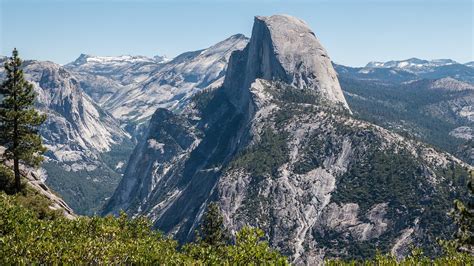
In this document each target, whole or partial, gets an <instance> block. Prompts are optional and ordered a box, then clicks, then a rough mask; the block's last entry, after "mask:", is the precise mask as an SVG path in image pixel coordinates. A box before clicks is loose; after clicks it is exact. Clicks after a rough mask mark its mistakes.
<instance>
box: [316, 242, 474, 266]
mask: <svg viewBox="0 0 474 266" xmlns="http://www.w3.org/2000/svg"><path fill="white" fill-rule="evenodd" d="M444 249H445V253H444V255H443V256H440V257H438V258H434V259H432V258H429V257H427V256H424V255H423V253H422V252H421V250H419V249H415V250H414V251H413V252H412V254H411V255H409V256H407V257H405V258H404V259H402V260H397V259H396V258H395V257H394V256H392V255H382V254H377V255H376V256H375V258H373V259H367V260H363V261H360V260H353V261H343V260H337V259H332V260H326V261H325V264H326V265H328V266H343V265H378V266H384V265H406V266H411V265H439V266H444V265H459V266H461V265H474V256H473V255H472V254H470V253H466V252H459V251H456V249H455V248H454V246H449V245H445V247H444Z"/></svg>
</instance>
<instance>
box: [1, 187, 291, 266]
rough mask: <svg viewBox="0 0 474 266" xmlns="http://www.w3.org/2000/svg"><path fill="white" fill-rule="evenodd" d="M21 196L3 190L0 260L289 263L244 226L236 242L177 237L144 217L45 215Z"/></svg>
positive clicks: (134, 262)
mask: <svg viewBox="0 0 474 266" xmlns="http://www.w3.org/2000/svg"><path fill="white" fill-rule="evenodd" d="M20 197H21V196H20V195H17V196H8V195H6V194H5V193H0V265H10V264H59V263H66V264H86V263H87V264H89V263H94V264H96V263H97V264H203V263H206V264H208V263H212V262H216V263H217V262H218V263H219V264H249V263H252V264H286V259H285V258H284V257H283V256H281V255H280V254H279V253H277V252H275V251H273V250H271V249H270V248H269V246H268V244H267V243H266V242H263V241H261V239H262V237H263V233H262V231H260V230H256V229H252V228H245V229H243V230H242V231H241V232H239V233H238V237H237V241H236V245H223V246H219V247H212V246H209V245H205V244H202V243H201V244H189V245H187V246H186V247H185V248H183V249H182V250H179V248H178V243H177V242H176V241H175V240H173V239H171V238H169V237H167V236H164V235H163V234H161V233H160V232H158V231H155V230H153V229H152V227H151V223H150V222H149V221H148V220H147V219H144V218H137V219H128V218H127V216H126V215H125V214H122V215H121V216H120V217H118V218H114V217H111V216H109V217H105V218H100V217H93V218H90V217H79V218H77V219H74V220H69V219H66V218H64V217H54V218H51V217H47V218H42V217H40V216H39V215H38V213H37V212H36V211H35V210H34V209H29V208H28V207H25V206H24V205H22V203H23V202H22V201H21V198H20Z"/></svg>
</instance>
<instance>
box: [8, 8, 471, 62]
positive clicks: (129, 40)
mask: <svg viewBox="0 0 474 266" xmlns="http://www.w3.org/2000/svg"><path fill="white" fill-rule="evenodd" d="M473 8H474V7H473V1H472V0H445V1H443V0H426V1H425V0H398V1H395V0H355V1H349V0H345V1H344V0H320V1H318V0H312V1H311V0H291V1H277V0H264V1H258V0H253V1H251V0H244V1H232V0H220V1H218V0H208V1H204V0H201V1H198V0H194V1H192V0H187V1H184V0H183V1H180V0H175V1H171V0H165V1H152V0H135V1H133V0H128V1H123V0H109V1H106V0H101V1H99V0H78V1H73V0H69V1H67V0H0V54H2V55H7V54H9V53H10V52H11V50H12V48H13V47H17V48H18V49H19V50H20V53H21V55H22V56H23V57H24V58H28V59H39V60H51V61H54V62H57V63H61V64H64V63H68V62H70V61H73V60H74V59H75V58H77V57H78V56H79V54H81V53H87V54H93V55H122V54H131V55H146V56H154V55H157V54H159V55H167V56H168V57H173V56H176V55H178V54H180V53H182V52H185V51H190V50H198V49H201V48H205V47H208V46H210V45H212V44H214V43H216V42H218V41H220V40H223V39H225V38H227V37H228V36H230V35H233V34H236V33H243V34H245V35H247V36H249V35H250V32H251V28H252V23H253V16H255V15H272V14H282V13H285V14H290V15H293V16H297V17H299V18H301V19H303V20H305V21H306V22H307V23H308V24H309V25H310V26H311V28H312V29H313V31H314V32H315V33H316V35H317V36H318V37H319V39H320V40H321V42H322V43H323V45H324V46H325V47H326V49H327V50H328V51H329V55H330V56H331V58H332V60H333V61H335V62H337V63H342V64H346V65H352V66H360V65H365V64H366V63H367V62H368V61H373V60H377V61H386V60H391V59H406V58H410V57H419V58H424V59H434V58H451V59H454V60H457V61H459V62H462V63H464V62H467V61H473V60H474V51H473V50H474V48H473V46H474V40H473V36H474V33H473V28H474V26H473V16H474V14H473V13H474V10H473Z"/></svg>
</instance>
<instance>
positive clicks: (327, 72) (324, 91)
mask: <svg viewBox="0 0 474 266" xmlns="http://www.w3.org/2000/svg"><path fill="white" fill-rule="evenodd" d="M258 78H261V79H265V80H278V81H283V82H285V83H288V84H291V85H293V86H295V87H298V88H308V89H314V90H316V91H318V92H319V93H321V95H322V96H323V97H324V98H326V99H327V100H328V101H330V102H333V103H337V104H342V105H343V106H344V107H345V108H347V109H349V107H348V105H347V103H346V100H345V98H344V95H343V94H342V90H341V87H340V85H339V82H338V80H337V76H336V72H335V71H334V68H333V67H332V64H331V60H330V59H329V56H328V54H327V52H326V50H325V49H324V47H323V46H322V45H321V44H320V42H319V40H318V39H317V38H316V35H315V34H314V32H313V31H312V30H311V29H310V28H309V26H308V25H307V24H306V23H305V22H304V21H302V20H300V19H298V18H295V17H291V16H288V15H273V16H270V17H264V16H256V17H255V20H254V25H253V30H252V37H251V38H250V41H249V44H248V45H247V47H246V48H245V49H244V50H243V51H240V52H235V53H234V54H233V55H232V57H231V60H230V62H229V67H228V72H227V75H226V79H225V81H224V87H226V88H229V89H231V90H232V91H231V92H230V93H232V94H236V93H237V94H238V92H236V90H235V89H238V88H249V87H250V85H251V84H252V83H253V82H254V81H255V79H258ZM234 96H236V97H237V98H236V99H239V98H241V96H238V95H234Z"/></svg>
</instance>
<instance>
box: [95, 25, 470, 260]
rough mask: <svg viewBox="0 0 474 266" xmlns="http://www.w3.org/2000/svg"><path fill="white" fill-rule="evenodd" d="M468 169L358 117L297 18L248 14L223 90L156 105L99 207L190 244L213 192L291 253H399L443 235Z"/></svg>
mask: <svg viewBox="0 0 474 266" xmlns="http://www.w3.org/2000/svg"><path fill="white" fill-rule="evenodd" d="M298 42H301V43H298ZM303 44H304V45H303ZM324 67H326V69H325V68H324ZM463 167H467V166H466V165H463V164H462V162H461V161H459V160H458V159H456V158H454V157H452V156H451V155H449V154H446V153H440V152H437V151H435V150H434V149H433V148H431V147H430V146H427V145H424V144H422V143H419V142H416V141H413V140H409V139H406V138H404V137H401V136H400V135H397V134H395V133H391V132H389V131H387V130H385V129H383V128H381V127H378V126H375V125H373V124H370V123H368V122H364V121H360V120H358V119H356V118H355V117H353V116H352V115H351V113H350V110H349V109H348V107H347V104H346V102H345V99H344V96H342V92H341V90H340V88H339V84H338V81H337V78H336V76H335V74H334V70H333V69H332V66H331V64H330V61H329V58H328V56H327V54H326V52H325V50H324V49H323V48H322V47H321V45H320V44H319V42H318V41H317V39H316V38H315V37H314V34H312V32H311V31H310V30H309V29H308V27H307V26H306V25H305V24H304V22H302V21H300V20H298V19H296V18H292V17H289V16H272V17H257V18H256V19H255V24H254V28H253V33H252V37H251V39H250V41H249V44H248V45H247V46H246V47H245V49H243V50H242V51H236V52H233V53H232V56H231V59H230V63H229V66H228V68H227V74H226V78H225V81H224V84H223V86H222V87H220V88H216V89H212V90H205V91H203V92H201V93H198V94H197V95H196V96H194V97H193V98H192V99H191V102H190V104H189V106H188V107H187V108H186V109H185V110H184V111H183V112H182V113H181V114H176V113H173V112H170V111H167V110H164V109H158V110H157V111H156V112H155V113H154V115H153V117H152V120H151V122H150V127H149V128H148V130H147V132H146V134H145V138H144V139H143V140H142V141H141V142H140V143H139V144H138V146H137V147H136V148H135V151H134V154H133V155H132V157H131V159H130V161H129V164H128V166H127V170H126V172H125V175H124V177H123V179H122V181H121V183H120V185H119V187H118V189H117V190H116V192H115V194H114V196H113V197H112V198H111V200H110V201H109V203H108V205H107V206H106V209H105V212H104V213H118V212H119V211H120V210H121V209H123V210H125V211H126V212H128V213H129V214H131V215H146V216H148V217H150V218H151V219H152V220H153V221H154V223H155V226H156V227H157V228H158V229H161V230H163V231H165V232H168V233H172V234H174V235H176V236H177V237H178V239H180V240H181V241H187V240H191V239H192V238H193V234H194V230H195V228H196V226H197V225H198V224H199V222H200V219H201V216H202V214H203V212H204V211H205V209H206V206H207V204H208V203H209V202H211V201H217V202H218V203H219V205H220V206H221V209H222V211H223V215H224V218H225V223H226V225H227V227H228V228H229V229H230V230H231V231H233V232H234V231H235V230H238V229H239V228H241V227H242V226H243V225H248V224H249V225H253V226H258V227H260V228H262V229H264V230H265V231H266V233H267V237H268V239H269V241H270V243H271V244H272V245H273V246H274V247H276V248H278V249H279V250H281V251H282V252H283V253H284V254H286V255H289V256H291V259H292V261H293V262H295V263H308V264H314V263H317V262H320V261H321V260H322V259H323V258H324V257H346V258H347V257H349V258H359V257H361V256H369V255H371V254H374V253H375V250H376V249H379V250H381V251H382V252H393V253H394V254H396V255H397V256H399V255H403V254H405V252H406V249H407V247H408V246H409V245H410V243H414V244H416V245H422V246H424V247H427V250H430V251H432V250H433V249H430V247H431V246H430V245H432V243H434V240H433V239H434V238H435V237H437V236H441V237H446V236H447V235H449V234H450V232H451V231H450V230H451V228H450V227H449V224H450V223H451V222H450V221H449V220H448V218H447V217H446V211H447V210H448V209H449V208H450V207H451V204H450V202H452V201H451V200H452V198H453V197H461V198H462V196H463V195H464V193H465V180H466V178H467V173H466V172H465V170H464V168H463ZM454 173H456V174H454ZM453 176H456V177H457V178H453ZM433 221H436V224H434V223H433ZM439 228H443V229H442V230H439Z"/></svg>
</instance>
